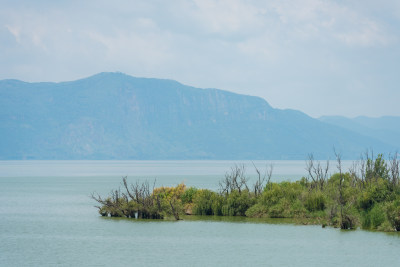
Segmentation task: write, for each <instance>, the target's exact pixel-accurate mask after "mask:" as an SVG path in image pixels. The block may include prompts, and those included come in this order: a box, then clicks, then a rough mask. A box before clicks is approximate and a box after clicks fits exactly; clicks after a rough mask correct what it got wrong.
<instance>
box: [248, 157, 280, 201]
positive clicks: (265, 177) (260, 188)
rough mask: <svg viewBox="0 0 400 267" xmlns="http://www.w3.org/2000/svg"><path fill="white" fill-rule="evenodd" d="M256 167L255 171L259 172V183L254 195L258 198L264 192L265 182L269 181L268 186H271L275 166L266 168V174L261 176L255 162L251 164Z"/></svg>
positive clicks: (256, 185)
mask: <svg viewBox="0 0 400 267" xmlns="http://www.w3.org/2000/svg"><path fill="white" fill-rule="evenodd" d="M251 163H252V164H253V166H254V169H255V170H256V172H257V181H256V183H255V184H254V195H255V196H258V195H260V194H261V193H262V192H263V190H264V183H265V180H267V186H268V185H269V184H270V181H271V177H272V171H273V169H274V165H273V164H272V163H271V164H270V165H269V166H268V165H267V166H266V168H265V172H264V173H263V174H261V172H260V170H259V169H258V168H257V167H256V165H255V164H254V162H251Z"/></svg>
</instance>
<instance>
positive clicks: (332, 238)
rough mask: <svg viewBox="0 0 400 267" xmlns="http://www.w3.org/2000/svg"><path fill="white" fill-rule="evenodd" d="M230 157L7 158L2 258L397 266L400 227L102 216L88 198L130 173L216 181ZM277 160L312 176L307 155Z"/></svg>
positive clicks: (162, 180) (289, 175)
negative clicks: (301, 158)
mask: <svg viewBox="0 0 400 267" xmlns="http://www.w3.org/2000/svg"><path fill="white" fill-rule="evenodd" d="M245 163H246V164H251V163H249V162H245ZM232 164H233V162H228V161H162V162H156V161H154V162H132V161H55V162H53V161H2V162H0V266H132V265H135V266H154V265H166V266H210V265H214V266H232V265H233V266H243V265H246V266H250V265H263V266H321V265H323V266H338V265H345V266H399V264H400V256H399V255H398V252H399V251H400V236H399V235H398V234H397V233H395V234H385V233H377V232H368V231H362V230H357V231H341V230H338V229H333V228H329V227H328V228H321V227H320V226H300V225H293V224H288V223H285V222H282V221H279V220H272V221H271V220H270V221H268V223H266V222H265V221H263V220H251V219H246V218H221V217H219V218H217V219H215V218H208V217H206V218H204V217H203V218H200V219H199V218H196V217H190V218H187V219H186V220H184V221H179V222H175V221H136V220H121V219H119V220H118V219H111V218H102V217H100V216H99V215H98V213H97V210H96V208H94V207H93V205H95V203H94V202H93V201H92V200H91V199H90V198H89V195H90V193H92V192H93V191H97V192H99V193H100V194H107V193H108V192H109V191H110V190H111V189H113V188H116V187H118V186H119V184H120V181H121V177H122V176H124V175H128V179H129V181H131V182H133V181H135V180H136V179H139V178H140V179H141V180H143V179H145V178H148V179H154V178H156V179H157V184H158V185H161V184H163V185H175V184H176V183H179V182H181V181H185V182H186V184H188V185H195V186H198V187H204V188H211V189H216V188H217V186H218V180H219V179H221V178H222V177H223V175H224V173H225V171H226V170H228V169H229V168H230V167H231V166H232ZM255 164H256V165H260V166H263V165H264V164H265V162H255ZM250 166H251V165H248V173H249V175H250V176H251V175H252V170H251V168H250ZM274 166H275V171H274V173H275V175H273V180H276V181H280V180H293V179H295V178H298V177H301V176H303V175H306V174H305V170H304V162H303V161H282V162H274Z"/></svg>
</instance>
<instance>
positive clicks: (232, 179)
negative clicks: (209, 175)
mask: <svg viewBox="0 0 400 267" xmlns="http://www.w3.org/2000/svg"><path fill="white" fill-rule="evenodd" d="M245 173H246V167H245V166H244V164H240V165H238V164H235V165H234V166H233V167H232V168H231V171H230V172H227V173H225V177H224V179H223V180H222V181H220V182H219V187H220V192H221V194H230V193H231V192H232V191H235V190H237V191H238V192H239V193H241V192H242V191H243V190H245V189H246V190H249V187H248V186H247V181H248V178H247V177H246V175H245Z"/></svg>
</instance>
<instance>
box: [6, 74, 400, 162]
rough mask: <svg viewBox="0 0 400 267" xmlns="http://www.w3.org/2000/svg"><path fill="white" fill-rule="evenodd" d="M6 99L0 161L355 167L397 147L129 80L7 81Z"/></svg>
mask: <svg viewBox="0 0 400 267" xmlns="http://www.w3.org/2000/svg"><path fill="white" fill-rule="evenodd" d="M0 96H1V98H0V118H1V121H2V124H1V126H0V159H238V160H239V159H305V158H306V156H307V154H308V153H313V154H314V156H315V157H316V158H326V157H328V156H329V155H332V151H333V147H335V148H336V149H337V150H338V151H342V153H343V156H344V158H354V157H356V155H359V154H360V153H362V152H363V151H364V150H365V149H366V148H371V147H373V148H374V149H375V150H376V151H380V152H390V151H391V150H394V149H396V148H397V147H393V145H391V144H386V143H385V142H383V141H382V140H377V139H376V138H373V137H371V136H365V135H362V134H359V133H356V132H353V131H351V130H349V129H343V128H342V127H338V126H335V125H332V124H330V123H325V122H321V121H320V120H317V119H313V118H311V117H309V116H308V115H306V114H305V113H303V112H301V111H297V110H292V109H285V110H280V109H275V108H273V107H271V106H270V104H269V103H268V102H267V101H266V100H265V99H263V98H260V97H257V96H248V95H240V94H236V93H232V92H229V91H224V90H219V89H213V88H206V89H201V88H196V87H192V86H187V85H184V84H181V83H179V82H177V81H173V80H167V79H154V78H137V77H133V76H129V75H126V74H123V73H99V74H96V75H93V76H90V77H88V78H83V79H79V80H76V81H67V82H59V83H47V82H42V83H25V82H21V83H15V81H14V82H13V81H11V80H2V81H0Z"/></svg>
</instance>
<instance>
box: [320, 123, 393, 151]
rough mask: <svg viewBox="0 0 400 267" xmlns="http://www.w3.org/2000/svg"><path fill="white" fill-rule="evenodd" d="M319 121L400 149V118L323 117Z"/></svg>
mask: <svg viewBox="0 0 400 267" xmlns="http://www.w3.org/2000/svg"><path fill="white" fill-rule="evenodd" d="M319 120H320V121H323V122H326V123H329V124H331V125H335V126H339V127H342V128H344V129H347V130H350V131H353V132H356V133H359V134H363V135H366V136H369V137H372V138H374V139H378V140H380V141H382V142H385V143H388V144H391V145H392V146H393V147H397V148H399V147H400V117H395V116H383V117H379V118H370V117H364V116H360V117H356V118H346V117H342V116H323V117H320V118H319Z"/></svg>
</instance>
